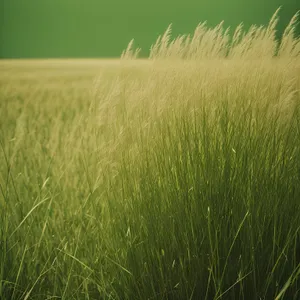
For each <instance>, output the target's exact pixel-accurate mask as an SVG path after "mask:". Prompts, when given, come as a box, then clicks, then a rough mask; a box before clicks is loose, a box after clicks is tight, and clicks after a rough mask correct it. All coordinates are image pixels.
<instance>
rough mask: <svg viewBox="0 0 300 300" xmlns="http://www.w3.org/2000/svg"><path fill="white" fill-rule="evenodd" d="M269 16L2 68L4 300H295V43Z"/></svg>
mask: <svg viewBox="0 0 300 300" xmlns="http://www.w3.org/2000/svg"><path fill="white" fill-rule="evenodd" d="M276 22H277V13H276V14H275V15H274V16H273V18H272V20H271V22H270V24H269V26H268V27H267V28H264V27H262V28H260V27H258V28H255V27H253V28H251V29H250V33H249V32H248V33H246V34H243V31H242V27H241V26H239V27H238V29H237V30H236V31H235V34H234V37H233V39H231V38H229V36H228V35H227V34H228V31H226V30H225V32H224V30H223V29H222V25H219V26H217V27H216V28H215V29H212V30H211V29H205V26H204V25H203V24H200V25H199V26H198V27H197V29H196V31H195V34H194V36H191V37H178V38H177V39H175V40H173V41H172V40H171V39H170V29H171V28H168V30H167V31H166V33H165V34H164V35H163V36H162V38H160V39H159V40H158V41H157V42H156V44H154V45H153V47H152V50H151V55H150V58H149V59H148V60H138V59H135V57H136V56H137V54H138V51H136V50H132V43H131V44H130V45H129V47H128V48H127V50H126V51H125V52H124V53H123V56H122V59H121V60H115V61H105V60H103V61H101V60H95V61H92V60H83V61H72V60H70V61H67V60H66V61H60V60H56V61H53V60H49V61H3V62H1V63H0V70H1V77H0V208H1V209H0V298H1V299H66V300H68V299H118V300H125V299H128V300H134V299H178V300H180V299H207V300H210V299H214V300H217V299H252V300H253V299H257V300H258V299H277V300H279V299H299V298H300V291H299V290H300V281H299V276H300V110H299V108H300V106H299V104H300V92H299V89H300V53H299V50H300V40H299V38H298V39H297V38H296V37H294V36H293V28H294V26H295V22H296V17H295V18H293V19H292V21H291V24H290V25H289V26H288V28H287V30H286V32H285V34H284V36H283V38H282V40H281V46H280V47H279V48H278V47H277V42H276V40H275V37H274V36H275V25H276ZM274 55H275V56H274Z"/></svg>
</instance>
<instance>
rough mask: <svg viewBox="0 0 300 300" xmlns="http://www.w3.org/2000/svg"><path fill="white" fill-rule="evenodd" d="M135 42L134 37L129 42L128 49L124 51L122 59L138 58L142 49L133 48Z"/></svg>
mask: <svg viewBox="0 0 300 300" xmlns="http://www.w3.org/2000/svg"><path fill="white" fill-rule="evenodd" d="M133 43H134V39H132V40H131V41H130V42H129V44H128V46H127V48H126V50H124V51H123V52H122V55H121V59H122V60H124V59H125V60H126V59H136V58H138V55H139V53H140V51H141V49H140V48H137V49H135V50H134V49H133Z"/></svg>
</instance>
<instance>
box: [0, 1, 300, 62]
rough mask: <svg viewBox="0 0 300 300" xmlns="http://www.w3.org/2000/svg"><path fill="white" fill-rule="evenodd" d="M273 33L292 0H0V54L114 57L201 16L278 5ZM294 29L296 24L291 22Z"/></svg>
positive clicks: (229, 15) (248, 13) (215, 18)
mask: <svg viewBox="0 0 300 300" xmlns="http://www.w3.org/2000/svg"><path fill="white" fill-rule="evenodd" d="M281 5H282V6H283V7H282V10H281V12H280V24H279V26H278V30H279V33H280V32H282V30H283V28H284V27H285V26H286V25H287V23H288V22H289V20H290V19H291V17H292V16H293V15H294V14H295V13H296V11H298V10H300V1H298V0H252V1H251V0H250V1H246V0H227V1H225V0H185V1H178V0H150V1H144V0H122V1H121V0H0V14H1V15H0V57H1V58H35V57H36V58H52V57H57V58H73V57H78V58H84V57H118V56H120V54H121V52H122V50H123V49H124V48H126V46H127V44H128V42H129V41H130V40H131V39H132V38H134V39H135V46H139V47H142V49H143V52H142V55H147V53H148V49H149V48H150V45H151V44H152V43H153V42H154V41H155V39H156V38H157V36H158V35H159V34H161V33H163V32H164V31H165V29H166V28H167V26H168V25H169V24H170V23H172V24H173V34H174V36H176V35H177V34H179V33H181V34H183V33H191V32H192V31H193V30H194V29H195V27H196V26H197V24H198V23H199V22H201V21H205V20H207V21H208V24H209V26H214V25H216V24H217V23H219V22H220V21H222V20H224V21H225V26H226V27H227V26H232V27H235V26H236V25H238V24H239V23H240V22H244V24H245V26H246V28H247V27H248V26H249V25H251V24H267V23H268V21H269V19H270V17H271V16H272V14H273V13H274V12H275V10H276V9H277V8H278V7H279V6H281ZM297 32H299V26H298V28H297Z"/></svg>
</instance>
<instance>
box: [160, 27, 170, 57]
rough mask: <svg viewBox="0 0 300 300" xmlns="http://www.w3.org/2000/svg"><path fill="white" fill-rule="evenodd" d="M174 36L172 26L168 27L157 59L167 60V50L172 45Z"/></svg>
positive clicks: (162, 38)
mask: <svg viewBox="0 0 300 300" xmlns="http://www.w3.org/2000/svg"><path fill="white" fill-rule="evenodd" d="M171 34H172V24H170V25H169V26H168V28H167V29H166V31H165V33H164V34H163V35H162V37H161V41H160V46H159V49H158V53H157V57H159V58H166V57H167V52H168V51H167V50H168V46H169V43H170V38H171Z"/></svg>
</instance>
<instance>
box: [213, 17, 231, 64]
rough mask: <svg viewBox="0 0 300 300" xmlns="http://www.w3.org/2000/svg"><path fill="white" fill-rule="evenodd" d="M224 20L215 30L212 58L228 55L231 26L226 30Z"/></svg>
mask: <svg viewBox="0 0 300 300" xmlns="http://www.w3.org/2000/svg"><path fill="white" fill-rule="evenodd" d="M223 24H224V21H222V22H221V23H220V24H218V25H217V26H216V28H215V30H214V36H213V37H212V38H213V47H212V51H211V58H217V59H220V58H224V57H225V55H226V51H227V47H228V41H229V35H228V33H229V29H230V28H229V27H228V28H226V30H225V31H224V28H223Z"/></svg>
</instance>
